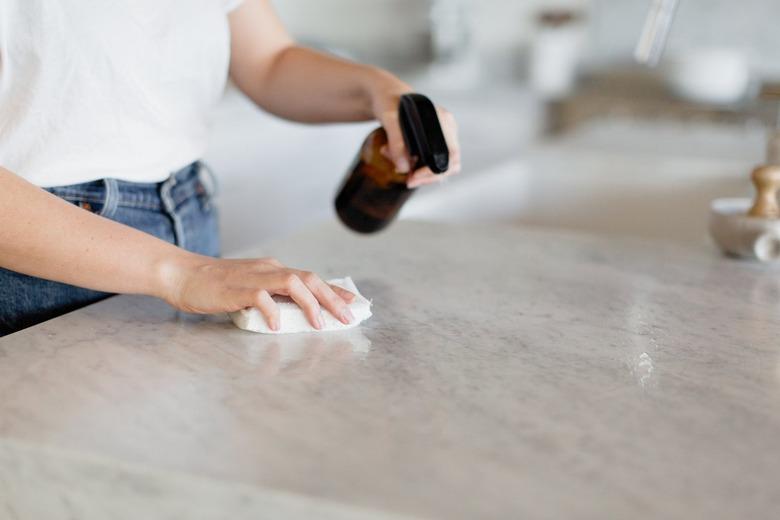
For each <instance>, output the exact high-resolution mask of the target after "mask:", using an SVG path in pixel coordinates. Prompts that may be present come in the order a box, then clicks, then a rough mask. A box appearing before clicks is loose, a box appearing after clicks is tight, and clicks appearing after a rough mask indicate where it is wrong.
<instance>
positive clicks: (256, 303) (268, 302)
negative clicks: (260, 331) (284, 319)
mask: <svg viewBox="0 0 780 520" xmlns="http://www.w3.org/2000/svg"><path fill="white" fill-rule="evenodd" d="M248 296H249V301H248V302H247V304H246V305H245V307H254V308H256V309H257V310H259V311H260V314H262V315H263V318H265V322H266V324H268V328H270V329H271V330H273V331H278V330H279V327H280V323H279V306H278V305H277V304H276V302H275V301H274V299H273V298H271V294H270V293H269V292H268V291H266V290H264V289H260V290H258V289H252V290H250V291H249V295H248Z"/></svg>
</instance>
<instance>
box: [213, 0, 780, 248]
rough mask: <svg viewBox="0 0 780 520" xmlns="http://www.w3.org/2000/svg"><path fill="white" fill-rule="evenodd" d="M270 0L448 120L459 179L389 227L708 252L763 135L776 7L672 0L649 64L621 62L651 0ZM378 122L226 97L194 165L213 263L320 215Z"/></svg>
mask: <svg viewBox="0 0 780 520" xmlns="http://www.w3.org/2000/svg"><path fill="white" fill-rule="evenodd" d="M276 5H277V9H278V12H279V14H280V16H281V17H282V19H283V20H284V22H285V23H286V24H287V26H288V28H289V29H290V31H291V32H292V33H293V34H294V35H295V36H296V38H297V39H298V40H299V41H300V42H301V43H303V44H306V45H310V46H313V47H317V48H320V49H323V50H326V51H328V52H332V53H335V54H339V55H341V56H345V57H348V58H352V59H355V60H359V61H363V62H367V63H372V64H376V65H379V66H382V67H385V68H388V69H390V70H391V71H393V72H395V73H396V74H398V75H399V76H401V77H402V78H403V79H404V80H406V81H407V82H409V83H411V84H412V85H413V86H414V87H415V89H416V90H417V91H419V92H422V93H425V94H427V95H428V96H429V97H431V98H432V99H433V100H434V101H435V102H437V103H439V104H441V105H444V106H446V107H447V108H448V109H449V110H450V111H452V112H453V113H454V114H455V115H456V117H457V118H458V121H459V125H460V131H461V139H462V147H463V165H464V171H463V173H462V174H461V175H459V176H457V177H455V178H453V179H452V180H450V181H449V182H447V183H446V184H444V185H441V186H433V187H424V188H422V189H420V190H419V193H417V194H415V196H414V197H413V198H412V200H411V201H410V202H409V203H408V204H407V205H406V207H405V208H404V212H403V214H402V218H414V219H423V220H435V221H447V222H479V221H483V222H484V221H491V222H505V223H510V224H511V223H524V224H532V225H540V226H555V227H563V228H568V229H577V230H583V231H588V232H593V233H611V234H624V235H634V236H639V237H662V238H667V239H671V240H678V241H686V242H690V241H705V240H706V236H707V231H706V221H707V214H708V207H709V203H710V200H711V199H713V198H716V197H721V196H748V195H750V194H751V187H750V183H749V173H750V170H751V169H752V167H753V166H755V165H756V164H759V163H763V162H764V161H765V160H766V142H767V136H768V135H769V134H770V133H771V132H773V131H774V130H775V128H776V125H777V120H778V117H777V116H778V105H777V97H778V95H779V94H780V31H776V30H774V23H777V21H778V20H780V2H777V1H774V0H743V1H742V2H739V4H738V5H737V4H736V3H735V2H733V1H727V0H682V2H681V5H680V8H679V12H678V15H677V17H676V19H675V22H674V25H673V27H672V33H671V37H670V40H669V46H668V48H667V52H666V54H665V56H664V59H663V60H662V62H661V64H660V66H659V67H657V68H655V69H646V68H643V67H640V66H638V65H636V64H634V61H633V58H632V56H633V50H634V47H635V45H636V43H637V40H638V38H639V35H640V33H641V30H642V25H643V22H644V18H645V16H646V14H647V11H648V9H649V7H650V2H649V0H557V1H553V0H480V1H476V0H327V1H322V0H284V1H282V0H278V1H277V2H276ZM323 101H325V100H323ZM375 126H376V125H375V124H371V123H367V124H352V125H330V126H305V125H298V124H293V123H288V122H284V121H280V120H278V119H275V118H273V117H272V116H269V115H267V114H263V113H261V112H259V111H258V110H257V109H255V108H254V107H252V105H251V104H250V103H249V102H247V101H246V100H245V99H244V98H243V97H242V96H241V95H240V93H238V92H236V91H235V90H234V89H228V91H227V92H226V94H225V98H224V100H223V102H222V103H221V105H220V107H219V110H218V112H217V114H216V116H215V121H214V135H213V138H212V146H211V149H210V151H209V153H208V154H207V157H206V160H207V162H208V163H209V164H210V165H211V166H212V168H213V169H214V170H215V172H216V174H217V177H218V179H219V184H220V190H221V194H222V200H223V204H221V211H222V213H221V218H222V227H223V249H224V252H225V253H226V254H230V253H235V252H237V251H240V250H241V249H243V248H246V247H249V246H251V245H252V244H256V243H257V242H258V240H265V239H273V238H276V237H280V236H283V235H285V234H288V233H290V232H293V231H295V230H297V229H300V228H303V227H306V226H308V225H311V224H314V223H316V222H319V221H323V220H326V219H330V218H333V210H332V201H333V196H334V194H335V192H336V190H337V189H338V186H339V183H340V182H341V179H342V177H343V176H344V175H345V173H346V170H347V168H348V166H349V165H350V163H351V162H352V160H353V158H354V155H355V154H356V152H357V150H358V147H359V146H360V144H361V142H362V140H363V138H364V137H365V135H366V134H368V132H370V131H371V130H372V129H373V128H374V127H375Z"/></svg>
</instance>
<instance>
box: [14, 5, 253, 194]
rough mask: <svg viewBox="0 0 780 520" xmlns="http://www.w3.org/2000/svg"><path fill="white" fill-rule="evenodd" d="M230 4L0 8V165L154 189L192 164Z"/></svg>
mask: <svg viewBox="0 0 780 520" xmlns="http://www.w3.org/2000/svg"><path fill="white" fill-rule="evenodd" d="M240 2H241V0H0V166H3V167H5V168H7V169H9V170H11V171H12V172H14V173H16V174H18V175H20V176H22V177H24V178H26V179H27V180H29V181H31V182H33V183H34V184H37V185H39V186H44V187H50V186H61V185H66V184H76V183H81V182H87V181H91V180H95V179H100V178H104V177H113V178H117V179H122V180H127V181H135V182H158V181H161V180H163V179H165V178H166V177H167V176H168V175H170V173H171V172H173V171H175V170H178V169H179V168H181V167H183V166H186V165H187V164H189V163H191V162H192V161H194V160H197V159H198V158H200V157H201V156H202V154H203V153H204V151H205V148H206V139H207V133H208V126H209V116H210V112H211V111H212V108H213V107H214V105H215V103H216V102H217V101H218V100H219V98H220V96H221V94H222V91H223V89H224V87H225V81H226V79H227V70H228V65H229V61H230V31H229V27H228V21H227V14H226V13H227V12H228V11H230V10H231V9H233V8H234V7H236V6H237V5H238V4H239V3H240Z"/></svg>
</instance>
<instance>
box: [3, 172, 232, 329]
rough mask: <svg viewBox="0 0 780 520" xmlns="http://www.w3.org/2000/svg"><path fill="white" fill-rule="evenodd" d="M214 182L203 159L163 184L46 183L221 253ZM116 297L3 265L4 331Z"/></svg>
mask: <svg viewBox="0 0 780 520" xmlns="http://www.w3.org/2000/svg"><path fill="white" fill-rule="evenodd" d="M213 186H214V181H213V177H212V176H211V174H210V173H209V172H208V170H207V168H206V167H205V166H204V165H203V163H201V162H195V163H192V164H191V165H189V166H187V167H185V168H183V169H181V170H179V171H178V172H176V173H174V174H172V175H171V176H170V177H169V178H168V179H167V180H166V181H164V182H160V183H135V182H124V181H120V180H117V179H101V180H99V181H93V182H87V183H84V184H76V185H72V186H60V187H55V188H46V190H47V191H49V192H51V193H53V194H55V195H57V196H59V197H61V198H63V199H65V200H66V201H68V202H70V203H72V204H75V205H77V206H80V207H81V208H83V209H85V210H87V211H92V212H93V213H96V214H98V215H101V216H103V217H105V218H108V219H111V220H115V221H116V222H121V223H122V224H126V225H128V226H132V227H134V228H136V229H140V230H141V231H145V232H146V233H149V234H150V235H154V236H156V237H159V238H161V239H163V240H165V241H167V242H170V243H172V244H176V245H178V246H179V247H182V248H184V249H187V250H189V251H193V252H196V253H201V254H204V255H209V256H218V255H219V230H218V227H217V213H216V209H215V208H214V206H213V201H212V196H213V193H214V189H213ZM108 296H110V294H108V293H103V292H97V291H91V290H88V289H83V288H80V287H74V286H72V285H67V284H63V283H58V282H52V281H49V280H43V279H41V278H35V277H32V276H27V275H23V274H20V273H16V272H13V271H9V270H7V269H2V268H0V336H4V335H6V334H10V333H11V332H15V331H17V330H19V329H22V328H25V327H29V326H31V325H34V324H36V323H40V322H42V321H45V320H48V319H51V318H54V317H56V316H59V315H61V314H65V313H66V312H70V311H72V310H75V309H78V308H80V307H83V306H85V305H89V304H90V303H95V302H97V301H99V300H102V299H104V298H106V297H108Z"/></svg>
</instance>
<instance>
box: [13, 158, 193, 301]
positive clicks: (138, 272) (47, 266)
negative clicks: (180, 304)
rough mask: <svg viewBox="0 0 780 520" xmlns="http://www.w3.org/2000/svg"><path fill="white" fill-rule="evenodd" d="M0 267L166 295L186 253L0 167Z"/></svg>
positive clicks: (107, 288)
mask: <svg viewBox="0 0 780 520" xmlns="http://www.w3.org/2000/svg"><path fill="white" fill-rule="evenodd" d="M0 222H2V226H0V266H1V267H4V268H6V269H10V270H12V271H17V272H20V273H24V274H28V275H32V276H37V277H40V278H46V279H49V280H55V281H59V282H64V283H68V284H72V285H77V286H80V287H86V288H89V289H94V290H99V291H106V292H116V293H137V294H148V295H152V296H157V297H161V298H167V297H168V292H169V291H170V285H171V284H172V283H174V280H173V276H172V274H173V267H172V266H173V265H174V264H175V263H176V262H180V261H185V260H186V259H187V258H188V257H189V256H195V255H191V254H190V253H186V252H185V251H183V250H182V249H179V248H177V247H175V246H173V245H171V244H168V243H167V242H164V241H162V240H159V239H157V238H155V237H153V236H151V235H148V234H146V233H143V232H141V231H138V230H136V229H133V228H131V227H128V226H124V225H122V224H118V223H116V222H113V221H111V220H108V219H106V218H102V217H100V216H97V215H95V214H93V213H90V212H89V211H85V210H83V209H80V208H78V207H76V206H74V205H72V204H69V203H67V202H65V201H63V200H62V199H60V198H58V197H55V196H54V195H52V194H50V193H48V192H46V191H44V190H42V189H40V188H38V187H36V186H34V185H32V184H30V183H28V182H26V181H25V180H23V179H21V178H20V177H18V176H16V175H14V174H13V173H11V172H9V171H8V170H5V169H3V168H0Z"/></svg>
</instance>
